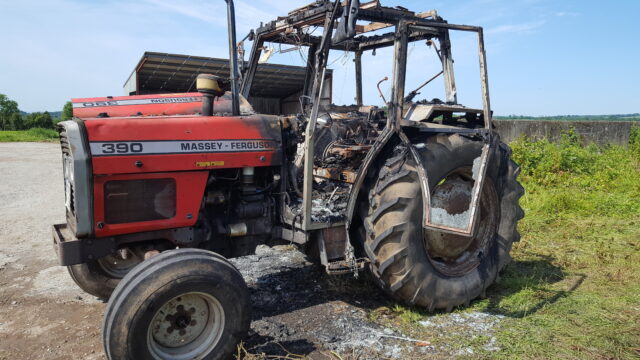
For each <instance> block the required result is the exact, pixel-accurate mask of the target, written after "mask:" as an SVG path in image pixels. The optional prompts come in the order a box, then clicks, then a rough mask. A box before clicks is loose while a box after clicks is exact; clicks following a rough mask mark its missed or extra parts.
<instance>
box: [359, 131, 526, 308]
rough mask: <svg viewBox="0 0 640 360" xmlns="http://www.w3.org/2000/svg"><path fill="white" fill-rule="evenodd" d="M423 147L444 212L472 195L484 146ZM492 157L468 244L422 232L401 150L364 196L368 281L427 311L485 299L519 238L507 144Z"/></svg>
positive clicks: (412, 172)
mask: <svg viewBox="0 0 640 360" xmlns="http://www.w3.org/2000/svg"><path fill="white" fill-rule="evenodd" d="M425 144H426V146H425V148H424V149H423V150H421V151H420V155H421V157H422V163H423V164H425V170H426V173H427V177H428V180H429V189H430V191H431V196H432V198H438V199H439V200H440V201H441V202H442V203H444V205H445V206H446V205H451V204H453V203H452V202H451V199H452V198H453V197H454V196H457V195H459V196H463V195H461V194H463V193H467V194H468V193H470V189H471V187H472V186H473V182H472V181H470V179H471V176H472V175H471V173H472V168H473V162H474V160H475V159H476V158H477V157H478V156H479V154H480V152H481V148H482V142H481V141H474V140H471V139H468V138H465V137H462V136H460V135H435V136H432V137H429V138H428V139H427V140H426V142H425ZM490 156H491V157H490V159H489V164H488V166H487V173H486V179H485V183H484V187H483V189H482V195H481V202H480V214H479V215H480V219H479V223H478V226H477V231H476V234H475V236H474V237H473V238H465V237H462V236H457V235H449V234H445V233H441V232H437V231H430V230H424V229H423V228H422V217H423V208H422V194H421V189H420V184H419V180H418V174H417V172H416V164H415V163H414V161H413V160H412V159H411V157H410V155H409V153H408V152H407V151H402V152H400V153H399V154H395V155H394V156H392V157H390V158H389V159H387V160H386V162H385V163H384V165H383V166H382V167H381V169H380V171H379V174H378V177H377V180H376V182H375V184H374V185H373V186H372V187H371V188H370V191H369V208H368V211H367V214H366V216H364V221H363V222H364V227H365V231H366V236H365V242H364V244H363V247H364V250H365V252H366V253H367V255H368V256H369V258H370V259H371V266H370V268H371V272H372V274H373V277H374V279H376V282H377V283H378V285H379V286H380V287H382V288H383V289H384V290H385V291H386V292H387V293H389V294H390V295H391V296H393V297H394V298H396V299H398V300H400V301H403V302H405V303H407V304H409V305H417V306H422V307H426V308H427V309H428V310H429V311H434V310H445V311H451V310H452V309H453V308H454V307H456V306H459V305H467V304H469V302H470V301H471V300H473V299H475V298H476V297H478V296H481V295H482V294H484V292H485V291H486V289H487V287H489V285H491V284H492V283H493V282H494V281H495V279H496V277H497V274H498V272H499V271H500V270H501V269H502V268H503V267H504V266H505V265H506V264H507V263H508V262H509V261H510V256H509V251H510V250H511V245H512V243H513V242H514V241H518V240H519V239H520V235H519V234H518V231H517V228H516V226H517V222H518V220H520V219H521V218H522V217H523V216H524V212H523V210H522V208H521V207H520V206H519V204H518V200H519V198H520V197H521V196H522V195H523V194H524V189H523V188H522V186H521V185H520V184H519V183H518V182H517V181H516V177H517V175H518V173H519V167H518V166H517V165H516V164H515V163H514V162H513V161H511V160H510V149H509V148H508V146H507V145H505V144H503V143H500V145H499V146H497V147H496V148H495V150H494V151H493V153H492V154H490ZM444 187H446V189H444V190H442V189H443V188H444ZM461 189H462V190H461ZM463 190H464V191H463ZM467 204H468V202H467ZM467 206H468V205H467ZM449 210H451V213H455V212H456V211H458V212H459V211H461V210H460V209H457V210H456V209H455V206H453V207H452V208H450V209H449Z"/></svg>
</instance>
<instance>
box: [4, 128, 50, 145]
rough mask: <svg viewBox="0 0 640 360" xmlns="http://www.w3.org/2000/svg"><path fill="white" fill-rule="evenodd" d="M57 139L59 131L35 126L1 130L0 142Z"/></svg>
mask: <svg viewBox="0 0 640 360" xmlns="http://www.w3.org/2000/svg"><path fill="white" fill-rule="evenodd" d="M57 140H58V132H57V131H55V130H52V129H41V128H33V129H29V130H19V131H0V142H17V141H57Z"/></svg>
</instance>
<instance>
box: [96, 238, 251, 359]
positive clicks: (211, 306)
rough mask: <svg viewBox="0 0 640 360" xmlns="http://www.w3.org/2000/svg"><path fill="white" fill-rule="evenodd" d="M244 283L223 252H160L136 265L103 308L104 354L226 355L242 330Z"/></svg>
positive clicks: (246, 308)
mask: <svg viewBox="0 0 640 360" xmlns="http://www.w3.org/2000/svg"><path fill="white" fill-rule="evenodd" d="M250 313H251V309H250V301H249V291H248V288H247V285H246V283H245V282H244V280H243V278H242V276H241V275H240V273H239V272H238V270H237V269H236V268H235V267H234V266H233V265H231V263H229V262H228V261H227V260H226V259H225V258H224V257H222V256H220V255H218V254H215V253H213V252H210V251H206V250H200V249H179V250H171V251H166V252H163V253H162V254H160V255H157V256H155V257H153V258H151V259H150V260H147V261H145V262H143V263H142V264H140V265H139V266H137V267H135V268H134V269H133V270H132V271H131V272H130V273H129V274H127V276H125V278H124V279H122V281H121V283H120V284H119V285H118V287H117V288H116V290H115V291H114V293H113V295H112V297H111V299H110V300H109V303H108V304H107V311H106V313H105V318H104V324H103V331H102V336H103V342H104V347H105V351H106V354H107V358H109V359H176V360H180V359H185V360H186V359H227V358H229V357H230V356H231V354H232V353H233V352H234V351H235V349H236V345H237V344H238V343H239V342H240V340H241V339H242V338H243V337H244V336H245V335H246V334H247V332H248V330H249V324H250V320H251V317H250V315H251V314H250Z"/></svg>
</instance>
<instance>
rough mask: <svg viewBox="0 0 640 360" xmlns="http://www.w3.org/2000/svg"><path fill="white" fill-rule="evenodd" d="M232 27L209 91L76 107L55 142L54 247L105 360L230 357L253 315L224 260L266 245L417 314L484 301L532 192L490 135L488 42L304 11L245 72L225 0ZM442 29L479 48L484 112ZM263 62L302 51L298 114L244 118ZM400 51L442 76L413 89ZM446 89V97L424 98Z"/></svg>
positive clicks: (363, 10)
mask: <svg viewBox="0 0 640 360" xmlns="http://www.w3.org/2000/svg"><path fill="white" fill-rule="evenodd" d="M227 13H228V23H229V45H230V46H229V50H230V65H229V67H230V69H231V70H230V76H229V78H224V79H223V78H221V77H218V76H215V75H211V74H201V75H199V76H198V78H197V90H198V92H196V93H180V94H161V95H157V94H156V95H137V96H125V97H105V98H90V99H74V100H73V110H74V118H73V119H72V120H69V121H64V122H61V123H60V124H59V133H60V142H61V145H62V154H63V156H62V159H63V164H64V186H65V194H66V204H65V205H66V216H67V221H66V223H65V224H58V225H54V226H53V239H54V243H55V247H56V250H57V253H58V255H59V258H60V262H61V264H62V265H64V266H67V267H68V269H69V273H70V274H71V277H72V278H73V280H74V281H75V282H76V283H77V284H78V286H80V287H81V288H82V289H83V290H84V291H86V292H88V293H90V294H92V295H95V296H98V297H101V298H104V299H109V302H108V305H107V310H106V315H105V320H104V325H103V341H104V347H105V351H106V354H107V357H108V358H109V359H147V358H149V359H150V358H154V359H202V358H207V359H209V358H212V359H214V358H215V359H218V358H226V357H228V356H230V354H231V353H232V352H233V351H234V350H235V347H236V344H237V343H238V342H239V341H240V340H241V339H242V337H243V336H244V335H245V334H246V333H247V331H248V329H249V324H250V302H249V291H248V288H247V285H246V284H245V282H244V280H243V278H242V276H241V275H240V273H239V272H238V270H237V269H236V268H235V267H234V266H233V265H232V264H231V263H230V262H229V261H227V258H230V257H237V256H243V255H247V254H251V253H252V252H253V251H254V250H255V248H256V246H258V245H260V244H274V243H278V242H280V243H281V242H283V241H284V242H287V243H293V244H297V245H299V247H300V248H301V249H303V250H305V251H307V252H308V253H315V254H316V257H317V258H318V261H319V262H320V263H321V264H322V265H323V266H324V267H325V268H326V271H327V273H328V274H349V273H353V274H358V272H359V271H361V270H363V269H368V271H370V273H371V276H372V278H373V279H374V280H375V282H376V283H377V285H378V286H380V288H381V289H383V290H384V291H385V292H386V293H387V294H389V295H390V296H392V297H393V298H395V299H397V300H398V301H400V302H403V303H406V304H410V305H415V306H420V307H424V308H426V309H428V310H429V311H434V310H444V311H451V310H452V309H453V308H454V307H457V306H463V305H467V304H469V302H470V301H471V300H473V299H474V298H476V297H479V296H481V295H482V294H484V293H485V291H486V289H487V287H488V286H490V285H491V284H492V283H494V281H495V280H496V278H497V276H498V272H499V271H500V270H501V269H502V268H503V267H504V266H505V264H507V262H509V260H510V256H509V252H510V249H511V246H512V243H513V242H514V241H518V240H519V234H518V232H517V229H516V225H517V222H518V220H519V219H521V218H522V217H523V216H524V213H523V211H522V209H521V208H520V206H519V205H518V200H519V198H520V197H521V196H522V195H523V192H524V191H523V188H522V187H521V186H520V184H519V183H518V182H517V181H516V177H517V175H518V173H519V167H518V166H517V165H516V164H515V163H514V162H513V161H512V160H511V159H510V150H509V148H508V147H507V145H505V144H504V143H502V142H500V139H499V137H498V135H497V133H496V132H494V131H493V128H492V120H491V115H492V113H491V108H490V103H489V88H488V84H487V70H486V69H487V66H486V60H485V50H484V43H483V32H482V28H481V27H476V26H468V25H454V24H449V23H448V22H446V21H445V20H443V19H442V18H441V17H440V16H438V14H437V12H435V11H428V12H422V13H414V12H411V11H409V10H407V9H404V8H400V7H397V8H390V7H384V6H381V5H380V4H379V2H378V1H373V2H369V3H362V4H361V3H359V2H358V1H357V0H348V1H346V2H341V1H335V2H331V1H327V0H324V1H316V2H315V3H312V4H310V5H308V6H305V7H303V8H299V9H297V10H294V11H293V12H291V13H289V14H288V15H287V16H284V17H280V18H278V19H276V20H275V21H272V22H269V23H267V24H264V25H261V26H260V27H259V28H257V29H256V30H253V31H252V32H251V33H250V35H249V38H250V40H252V41H253V45H252V50H251V52H250V56H249V58H248V60H246V61H245V59H244V56H242V57H240V56H239V55H238V53H239V52H238V48H239V47H238V43H237V41H236V34H235V25H234V21H235V20H234V9H233V1H232V0H227ZM311 29H314V31H311ZM451 31H463V32H471V33H475V34H476V35H477V44H478V52H477V54H478V58H479V69H480V86H481V96H482V104H483V106H482V108H470V107H465V106H463V105H461V104H458V102H457V90H456V83H455V78H454V66H453V57H452V52H451V44H450V32H451ZM265 44H281V45H287V46H296V47H298V48H299V49H306V51H307V57H306V62H307V64H306V78H305V82H304V88H303V90H302V91H301V93H300V94H298V95H299V96H298V98H299V108H298V111H297V114H293V115H291V114H257V113H255V112H254V110H253V108H252V105H251V104H250V102H249V101H248V100H247V99H248V98H249V97H250V96H249V94H250V90H251V88H252V82H253V80H254V78H255V76H256V72H257V70H258V64H259V63H260V61H259V60H260V58H261V56H262V55H263V53H264V52H265V49H267V47H266V46H265ZM410 46H424V47H431V48H433V49H435V52H436V54H437V59H439V61H438V62H439V64H438V68H439V69H441V70H440V71H439V72H438V73H436V74H435V76H431V75H434V74H426V75H425V76H424V80H426V81H425V82H424V83H422V85H420V87H419V88H418V89H415V90H413V91H405V82H406V80H407V79H406V68H407V57H408V51H409V48H410ZM382 48H389V49H392V50H393V59H392V64H393V65H392V69H390V74H389V75H390V76H389V80H388V81H389V83H387V84H389V87H390V93H391V95H390V97H389V98H388V99H385V100H384V102H385V106H383V107H376V106H365V105H364V104H363V95H362V93H363V85H362V78H363V73H362V61H361V60H362V56H363V54H365V53H367V52H373V53H375V51H376V50H378V49H382ZM335 51H339V52H349V53H352V55H353V59H354V62H355V66H354V70H355V81H356V84H355V89H356V96H355V99H356V104H355V105H350V106H335V105H329V104H326V103H324V102H323V94H324V91H325V84H324V81H325V79H326V76H325V73H326V71H327V67H328V59H329V55H330V53H331V52H335ZM418 60H419V61H420V59H418ZM239 64H241V66H240V65H239ZM412 74H413V76H422V74H421V73H420V72H413V73H412ZM383 75H385V74H375V76H376V77H377V76H383ZM440 76H441V79H440V81H441V82H442V84H444V94H445V96H444V99H441V100H439V99H433V100H417V99H416V98H417V96H418V95H419V94H420V91H423V90H422V89H423V88H424V86H425V85H427V84H428V83H429V82H430V81H431V80H433V79H435V78H437V77H440ZM379 85H380V84H379ZM367 90H368V91H371V92H374V94H375V89H367ZM381 95H383V94H382V93H381ZM274 291H275V289H274Z"/></svg>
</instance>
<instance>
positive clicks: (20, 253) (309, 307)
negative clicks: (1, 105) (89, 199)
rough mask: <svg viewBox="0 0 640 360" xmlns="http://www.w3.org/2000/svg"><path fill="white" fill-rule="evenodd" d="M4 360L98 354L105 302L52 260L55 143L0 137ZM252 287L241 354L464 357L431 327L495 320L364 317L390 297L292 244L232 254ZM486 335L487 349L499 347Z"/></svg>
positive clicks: (58, 181)
mask: <svg viewBox="0 0 640 360" xmlns="http://www.w3.org/2000/svg"><path fill="white" fill-rule="evenodd" d="M0 169H1V170H2V171H0V359H72V358H74V359H78V358H82V359H104V355H103V350H102V343H101V336H100V326H101V323H102V314H103V312H104V309H105V304H104V303H103V302H102V301H100V300H98V299H96V298H94V297H92V296H89V295H87V294H85V293H83V292H82V291H81V290H80V289H78V288H77V287H76V285H75V284H74V283H73V281H72V280H71V278H70V277H69V275H68V274H67V271H66V269H65V268H63V267H60V266H57V259H56V255H55V252H54V251H53V248H52V242H51V234H50V226H51V224H53V223H59V222H63V221H64V208H63V204H64V195H63V186H62V169H61V161H60V152H59V147H58V145H57V144H50V143H0ZM232 262H233V263H234V264H235V265H236V266H237V267H238V269H239V270H240V271H241V272H242V274H243V276H244V277H245V280H246V281H247V284H249V286H250V288H251V300H252V304H253V313H252V316H253V322H252V324H251V328H252V329H251V332H250V334H249V337H248V338H247V340H246V343H245V344H244V346H243V349H244V350H242V351H241V353H242V354H243V356H245V357H250V358H251V357H254V358H255V357H257V358H260V357H265V356H266V355H270V356H271V357H273V356H287V355H289V356H291V355H290V354H297V355H303V356H306V357H308V358H312V359H337V357H336V356H335V355H332V354H331V353H332V352H334V353H336V354H340V356H341V358H343V359H356V358H359V359H382V358H385V359H386V358H392V359H406V358H433V357H437V358H448V357H457V356H459V355H466V356H468V355H469V353H468V352H465V350H464V349H462V350H460V349H457V350H454V349H450V348H447V347H446V346H444V347H443V346H442V345H439V346H437V347H436V346H431V345H430V344H429V343H428V341H429V336H434V334H435V333H441V332H447V331H455V332H464V333H465V334H468V335H469V336H470V337H473V336H476V335H480V334H483V335H487V334H488V333H489V334H490V333H491V331H492V328H493V327H494V326H496V325H498V323H499V322H500V320H501V318H500V317H497V316H494V315H488V314H483V313H467V314H451V315H440V316H437V317H429V318H427V319H425V320H424V321H422V322H420V325H422V327H423V328H424V336H425V338H424V339H415V338H413V339H410V338H407V336H405V334H403V333H401V332H400V331H399V330H397V329H391V328H388V327H385V326H382V325H380V324H378V323H375V322H372V321H370V320H369V318H370V317H369V316H368V315H369V313H370V312H371V311H372V310H373V309H377V308H380V307H381V306H388V305H389V299H387V298H385V297H384V296H383V295H382V293H381V292H380V291H379V290H377V289H376V288H374V287H373V286H371V285H369V283H368V282H367V281H364V280H362V279H358V280H356V279H354V278H353V277H352V276H343V277H329V276H327V275H325V274H324V271H323V270H322V269H321V268H320V267H318V266H317V265H314V264H313V263H311V262H310V261H309V260H308V259H307V258H306V257H305V256H304V255H303V254H302V253H300V252H299V251H297V250H296V249H294V248H292V247H290V246H276V247H273V248H270V247H267V246H261V247H259V248H258V249H257V251H256V254H255V255H251V256H246V257H242V258H238V259H232ZM493 341H494V340H492V341H490V342H489V343H488V344H487V345H486V347H485V349H487V350H488V351H495V350H499V349H498V348H496V347H495V345H494V344H493Z"/></svg>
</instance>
